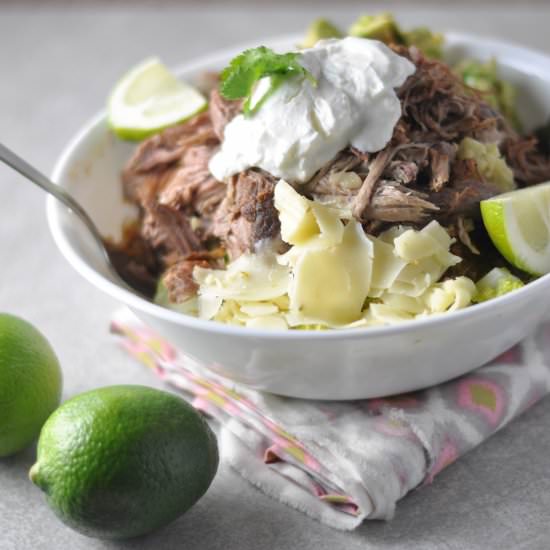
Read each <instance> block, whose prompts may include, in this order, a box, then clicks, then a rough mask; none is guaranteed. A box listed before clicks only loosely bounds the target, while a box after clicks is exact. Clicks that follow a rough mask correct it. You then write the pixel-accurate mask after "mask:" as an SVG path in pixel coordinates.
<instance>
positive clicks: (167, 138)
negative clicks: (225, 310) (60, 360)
mask: <svg viewBox="0 0 550 550" xmlns="http://www.w3.org/2000/svg"><path fill="white" fill-rule="evenodd" d="M394 49H395V50H396V52H397V53H398V54H400V55H403V56H405V57H407V58H408V59H410V60H411V61H412V62H413V63H414V64H415V65H416V68H417V70H416V72H415V73H414V74H413V75H412V76H410V77H409V78H408V79H407V81H406V82H405V83H404V85H403V86H402V87H401V88H400V89H399V90H398V96H399V98H400V100H401V105H402V116H401V118H400V120H399V122H398V123H397V125H396V127H395V129H394V132H393V137H392V139H391V141H390V143H388V145H387V146H386V147H385V148H384V149H382V150H381V151H379V152H377V153H373V154H369V153H363V152H361V151H358V150H356V149H354V148H352V147H350V148H347V149H345V150H343V151H341V152H340V153H339V154H338V156H337V157H336V158H335V159H333V160H332V161H331V162H329V163H328V164H326V165H325V166H323V167H322V168H321V169H320V170H319V171H318V172H317V173H316V174H315V176H314V177H313V178H312V179H311V180H310V181H309V182H307V183H305V184H299V185H296V188H297V190H298V191H300V192H301V193H303V194H305V195H306V196H308V197H309V198H313V199H315V200H318V201H320V202H323V203H326V204H332V205H335V206H338V207H340V208H345V209H346V210H348V211H350V212H351V214H352V215H353V216H354V217H355V218H356V219H358V220H360V221H361V222H362V223H363V225H364V228H365V230H366V231H367V232H368V233H372V234H376V233H378V232H380V231H382V230H383V229H386V228H387V227H388V226H390V225H392V224H400V223H403V224H408V225H414V226H422V225H424V224H425V223H427V222H428V221H430V220H432V219H436V220H438V221H439V222H440V223H441V224H442V225H444V226H445V227H447V229H448V231H449V233H450V234H451V235H453V236H455V237H456V238H457V240H458V241H457V244H456V246H455V250H454V252H455V253H457V254H458V255H460V256H461V257H463V258H464V261H463V262H462V263H461V264H459V269H460V270H461V272H462V273H463V274H468V275H470V276H471V277H472V278H474V280H476V279H477V278H479V277H480V276H481V275H483V271H484V267H483V263H484V262H485V263H486V264H487V265H488V264H489V263H490V264H491V266H494V265H497V264H496V263H495V257H494V255H493V253H492V249H491V245H490V243H489V242H488V239H487V238H486V236H485V237H484V235H482V234H477V233H475V232H474V233H471V232H472V229H473V228H474V225H475V224H474V223H473V222H472V220H475V219H476V218H477V217H478V216H479V201H480V200H483V199H485V198H488V197H491V196H493V195H495V194H498V193H499V190H498V188H497V186H496V185H494V184H493V183H491V182H490V181H486V180H485V179H484V178H483V177H482V175H481V174H480V173H479V171H478V169H477V165H476V161H475V160H473V159H463V160H461V159H458V158H457V150H458V143H459V142H460V141H461V140H462V139H463V138H465V137H471V138H473V139H476V140H478V141H480V142H482V143H497V144H498V146H499V149H500V151H501V153H502V154H503V156H504V157H505V159H506V161H507V163H508V165H509V166H510V167H511V168H512V170H513V172H514V176H515V179H516V182H517V183H518V184H519V185H521V186H524V185H531V184H534V183H538V182H540V181H543V180H546V179H550V159H549V158H548V157H546V156H544V155H543V154H542V153H541V152H540V151H538V150H537V141H536V139H535V138H534V137H522V136H520V135H518V134H517V132H515V131H514V130H513V129H512V128H511V126H510V125H509V124H508V123H507V122H506V120H505V119H504V118H503V117H502V115H500V114H499V113H497V112H495V111H494V110H493V109H492V108H491V107H489V106H488V105H487V104H486V103H485V102H484V101H483V97H482V96H481V95H480V94H479V93H478V92H475V91H474V90H471V89H469V88H467V87H465V85H464V84H463V83H462V82H461V80H460V79H459V78H458V77H457V76H456V75H455V74H453V72H452V71H451V69H450V68H449V67H448V66H447V65H445V64H444V63H442V62H440V61H436V60H431V59H426V58H425V57H423V56H422V54H421V53H420V52H419V51H418V50H417V49H415V48H409V49H407V48H405V47H403V46H399V47H395V48H394ZM240 111H241V103H240V102H238V101H227V100H225V99H223V98H222V97H221V96H220V95H219V93H218V91H217V90H216V89H214V90H212V92H211V95H210V106H209V111H208V112H205V113H201V114H199V115H197V116H195V117H194V118H193V119H191V120H189V121H187V122H185V123H183V124H180V125H178V126H175V127H172V128H169V129H167V130H165V131H163V132H162V133H160V134H158V135H155V136H153V137H152V138H150V139H148V140H146V141H144V142H143V143H142V144H141V145H140V146H139V147H138V149H137V150H136V152H135V154H134V155H133V157H132V158H131V159H130V161H129V162H128V165H127V166H126V168H125V170H124V172H123V178H122V179H123V185H124V192H125V195H126V197H127V198H128V199H129V200H130V201H132V202H134V203H135V204H137V205H138V206H139V208H140V212H141V216H140V220H139V225H138V228H137V229H136V230H135V231H133V232H131V233H129V235H128V238H127V239H126V240H125V242H124V243H123V244H122V245H120V246H118V248H117V247H115V248H117V250H118V252H119V258H120V262H118V265H117V268H118V269H119V270H120V272H121V274H122V275H123V276H124V277H125V278H126V279H127V280H128V281H129V282H130V284H133V285H134V286H137V287H138V288H140V289H142V290H143V291H144V292H148V293H152V292H154V288H155V286H156V282H157V280H158V278H159V277H160V276H161V275H162V278H163V281H164V284H165V286H166V288H167V290H168V292H169V296H170V299H171V300H172V301H175V302H183V301H185V300H186V299H187V298H189V297H190V296H192V295H193V294H194V293H195V292H196V290H197V288H196V284H195V282H194V281H193V278H192V271H193V268H194V267H195V266H196V265H202V266H213V267H223V265H224V258H226V257H228V258H229V259H232V260H233V259H235V258H237V257H238V256H239V255H241V254H242V253H244V252H250V251H253V250H255V247H256V246H257V244H258V243H259V242H268V243H271V244H272V246H273V247H274V248H275V249H278V250H281V249H282V247H284V244H283V243H282V242H281V240H280V237H279V230H280V227H279V221H278V216H277V211H276V210H275V207H274V204H273V189H274V187H275V184H276V182H277V180H276V178H274V177H273V176H272V175H270V174H268V173H266V172H264V171H263V170H260V169H256V168H252V169H249V170H246V171H244V172H241V173H239V174H236V175H235V176H233V177H231V178H230V180H229V181H228V182H227V183H223V182H219V181H216V180H215V179H214V178H213V177H212V175H211V174H210V172H209V170H208V162H209V160H210V158H211V156H212V155H213V154H214V153H215V152H216V150H217V148H218V147H219V145H220V143H221V140H222V139H223V130H224V128H225V125H226V124H227V123H228V122H229V121H230V120H231V119H232V118H233V117H234V116H235V115H236V114H237V113H239V112H240ZM290 183H292V182H290ZM472 236H473V237H474V238H472ZM111 246H113V245H111ZM480 248H481V249H482V251H483V254H482V256H483V260H484V262H483V261H481V258H480V256H479V249H480ZM497 263H498V262H497ZM455 274H456V273H453V275H455Z"/></svg>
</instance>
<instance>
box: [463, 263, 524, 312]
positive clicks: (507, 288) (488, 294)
mask: <svg viewBox="0 0 550 550" xmlns="http://www.w3.org/2000/svg"><path fill="white" fill-rule="evenodd" d="M522 286H524V284H523V282H522V281H521V280H520V279H518V278H517V277H516V276H515V275H512V274H511V273H510V271H508V270H507V269H506V268H504V267H495V268H493V269H491V271H489V273H487V275H485V276H484V277H482V278H481V279H480V280H479V281H478V282H477V283H476V294H475V295H474V297H473V298H472V301H473V302H476V303H479V302H486V301H487V300H492V299H493V298H497V297H498V296H502V295H504V294H508V292H512V291H513V290H517V289H518V288H521V287H522Z"/></svg>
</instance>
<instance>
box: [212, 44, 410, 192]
mask: <svg viewBox="0 0 550 550" xmlns="http://www.w3.org/2000/svg"><path fill="white" fill-rule="evenodd" d="M299 63H300V64H301V65H302V66H303V67H304V68H305V69H307V70H308V71H309V72H310V73H311V74H312V76H313V77H314V79H315V81H316V84H315V83H312V82H311V81H310V80H309V79H307V78H303V77H301V76H295V77H292V78H289V79H287V80H286V81H285V82H284V83H283V84H282V85H280V86H279V87H278V88H277V89H276V90H275V92H274V93H273V94H272V95H271V96H270V97H268V98H267V100H266V101H265V102H264V104H263V105H262V106H261V107H260V108H259V109H258V111H257V112H256V113H255V114H253V115H252V116H250V117H248V118H247V117H245V116H244V115H242V114H241V115H237V116H236V117H235V118H234V119H233V120H232V121H231V122H230V123H229V124H228V125H227V126H226V127H225V131H224V140H223V143H222V146H221V148H220V151H219V152H218V153H216V154H215V155H214V156H213V157H212V159H211V160H210V164H209V169H210V172H211V173H212V174H213V176H214V177H215V178H216V179H218V180H220V181H221V180H224V179H225V178H227V177H229V176H232V175H233V174H236V173H238V172H241V171H243V170H246V169H247V168H251V167H258V168H263V169H264V170H266V171H267V172H270V173H271V174H273V175H274V176H276V177H279V178H283V179H285V180H289V181H296V182H305V181H308V180H309V179H310V178H311V177H312V176H313V174H315V172H316V171H317V170H319V168H321V167H322V166H323V165H324V164H325V163H327V162H328V161H330V160H332V159H333V158H334V157H335V156H336V154H337V153H338V152H339V151H341V150H342V149H344V148H345V147H346V146H348V145H350V144H351V145H352V146H353V147H356V148H357V149H359V150H360V151H364V152H376V151H379V150H381V149H383V148H384V146H385V145H386V144H387V143H388V142H389V141H390V139H391V136H392V133H393V129H394V126H395V124H396V123H397V121H398V120H399V117H400V116H401V104H400V102H399V99H398V97H397V95H396V93H395V88H396V87H398V86H401V84H403V82H405V80H406V79H407V78H408V77H409V76H410V75H411V74H413V73H414V71H415V66H414V65H413V64H412V63H411V62H410V61H409V60H408V59H405V58H404V57H402V56H400V55H397V54H396V53H394V52H393V51H392V50H391V49H390V48H388V47H387V46H386V45H385V44H383V43H382V42H379V41H377V40H367V39H364V38H356V37H347V38H343V39H330V40H322V41H320V42H318V43H317V44H316V45H315V46H314V47H313V48H309V49H306V50H303V51H301V52H300V56H299ZM268 86H269V80H268V79H267V78H266V79H262V81H260V82H259V84H258V87H257V89H256V92H255V93H254V96H253V97H252V104H254V101H255V98H256V97H259V96H260V95H263V93H264V92H265V90H266V87H268Z"/></svg>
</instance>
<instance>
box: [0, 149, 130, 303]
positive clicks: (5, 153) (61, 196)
mask: <svg viewBox="0 0 550 550" xmlns="http://www.w3.org/2000/svg"><path fill="white" fill-rule="evenodd" d="M0 160H1V161H2V162H4V163H5V164H7V165H8V166H10V167H11V168H13V169H14V170H15V171H16V172H19V173H20V174H21V175H22V176H24V177H25V178H27V179H28V180H30V181H32V182H33V183H34V184H36V185H38V187H40V188H42V189H43V190H44V191H46V193H49V194H50V195H53V196H54V197H55V198H56V199H57V200H58V201H61V202H62V203H63V204H64V205H65V206H66V207H67V208H68V209H69V211H70V212H72V213H73V214H74V215H75V216H76V217H77V218H79V219H80V221H81V222H82V223H83V224H84V225H85V226H86V228H87V229H88V231H89V232H90V234H91V235H92V237H93V239H94V241H95V243H96V245H97V247H98V248H99V250H100V251H101V253H102V255H103V259H104V260H105V264H106V265H107V268H108V270H109V273H110V274H111V275H112V276H113V278H114V279H115V280H116V282H117V283H118V284H120V285H121V286H123V287H124V288H126V289H127V290H130V291H131V292H134V293H135V292H136V290H135V289H133V288H131V287H130V286H129V285H128V284H127V283H126V281H124V280H123V279H122V278H121V276H120V275H119V273H118V272H117V270H116V269H115V266H114V263H113V260H112V259H111V255H110V252H109V250H108V249H107V247H106V246H105V242H104V241H103V237H102V236H101V233H100V232H99V229H98V228H97V226H96V224H95V223H94V222H93V221H92V218H90V216H89V214H88V213H87V212H86V210H84V208H83V207H82V206H81V205H80V204H79V203H78V202H77V201H76V199H74V197H72V196H71V195H70V193H68V192H67V191H66V190H65V189H63V188H62V187H61V186H59V185H56V184H55V183H53V182H52V181H51V180H50V179H49V178H47V177H46V176H45V175H44V174H42V172H40V171H39V170H37V169H36V168H34V167H33V166H31V165H30V164H29V163H28V162H27V161H25V160H23V159H22V158H21V157H20V156H18V155H16V154H15V153H14V152H13V151H11V150H10V149H8V148H7V147H6V146H5V145H2V144H1V143H0Z"/></svg>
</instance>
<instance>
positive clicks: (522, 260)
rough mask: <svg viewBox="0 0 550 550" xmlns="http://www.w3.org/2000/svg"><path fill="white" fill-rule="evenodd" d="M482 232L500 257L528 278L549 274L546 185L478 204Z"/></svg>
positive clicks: (549, 210)
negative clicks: (483, 228) (483, 229)
mask: <svg viewBox="0 0 550 550" xmlns="http://www.w3.org/2000/svg"><path fill="white" fill-rule="evenodd" d="M480 206H481V215H482V217H483V223H484V224H485V228H486V229H487V232H488V233H489V236H490V237H491V240H492V241H493V243H494V245H495V246H496V247H497V248H498V250H499V251H500V253H501V254H502V255H503V256H504V257H505V258H506V259H507V260H508V261H509V262H510V263H511V264H512V265H514V266H515V267H517V268H519V269H521V270H523V271H526V272H527V273H530V274H531V275H543V274H544V273H549V272H550V182H546V183H541V184H539V185H534V186H532V187H526V188H524V189H519V190H516V191H510V192H509V193H504V194H503V195H498V196H496V197H493V198H492V199H488V200H484V201H481V204H480Z"/></svg>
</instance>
